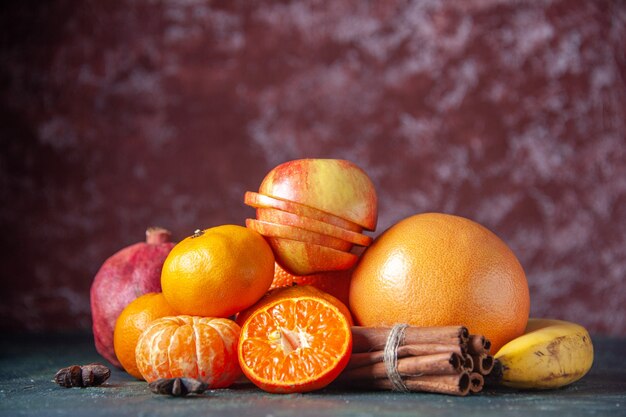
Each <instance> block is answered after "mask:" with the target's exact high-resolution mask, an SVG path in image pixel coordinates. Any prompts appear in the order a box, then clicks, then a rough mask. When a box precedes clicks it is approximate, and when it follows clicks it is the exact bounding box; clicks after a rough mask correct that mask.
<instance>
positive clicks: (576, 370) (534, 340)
mask: <svg viewBox="0 0 626 417" xmlns="http://www.w3.org/2000/svg"><path fill="white" fill-rule="evenodd" d="M494 356H495V358H496V359H497V360H498V361H499V362H500V364H501V368H502V377H501V378H502V379H501V380H500V381H499V383H500V384H502V385H506V386H508V387H513V388H534V389H550V388H559V387H562V386H565V385H568V384H571V383H572V382H575V381H578V380H579V379H580V378H582V377H583V376H584V375H585V374H586V373H587V372H588V371H589V369H591V365H592V363H593V345H592V343H591V337H589V333H588V332H587V330H586V329H585V328H584V327H582V326H580V325H578V324H576V323H570V322H567V321H562V320H552V319H533V318H531V319H529V320H528V325H527V326H526V331H525V333H524V334H523V335H522V336H520V337H518V338H516V339H513V340H511V341H510V342H509V343H507V344H506V345H504V346H503V347H502V348H501V349H500V350H499V351H498V353H496V354H495V355H494Z"/></svg>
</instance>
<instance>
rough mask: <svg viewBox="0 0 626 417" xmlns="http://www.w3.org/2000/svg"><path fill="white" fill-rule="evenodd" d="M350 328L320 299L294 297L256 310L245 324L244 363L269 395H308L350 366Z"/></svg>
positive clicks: (241, 358)
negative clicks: (303, 393) (295, 393)
mask: <svg viewBox="0 0 626 417" xmlns="http://www.w3.org/2000/svg"><path fill="white" fill-rule="evenodd" d="M351 349H352V334H351V332H350V324H349V323H348V320H347V319H346V317H345V316H344V314H343V313H341V311H339V309H338V308H337V307H335V306H334V305H333V304H331V303H330V302H328V301H326V300H324V299H321V298H318V297H294V298H287V299H282V300H279V301H276V302H274V303H271V304H268V305H264V306H262V307H260V308H259V309H257V310H256V311H255V312H254V313H253V314H252V315H251V316H249V318H248V319H247V320H246V322H245V323H244V325H243V328H242V331H241V338H240V340H239V349H238V350H239V363H240V365H241V368H242V370H243V372H244V374H245V375H246V376H247V377H248V379H250V381H252V382H253V383H254V384H255V385H257V386H258V387H260V388H261V389H264V390H266V391H268V392H306V391H312V390H315V389H320V388H323V387H324V386H326V385H328V384H329V383H330V382H332V381H333V380H334V379H335V378H336V377H337V376H338V375H339V373H340V372H341V370H343V368H344V367H345V366H346V364H347V363H348V360H349V357H350V352H351Z"/></svg>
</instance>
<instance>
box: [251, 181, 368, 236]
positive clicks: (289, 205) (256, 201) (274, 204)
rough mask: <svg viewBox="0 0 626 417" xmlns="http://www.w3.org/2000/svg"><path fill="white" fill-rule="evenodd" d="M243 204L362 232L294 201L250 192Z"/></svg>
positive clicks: (351, 225) (340, 219) (350, 223)
mask: <svg viewBox="0 0 626 417" xmlns="http://www.w3.org/2000/svg"><path fill="white" fill-rule="evenodd" d="M244 203H245V204H246V205H248V206H250V207H255V208H259V207H261V208H275V209H278V210H283V211H287V212H289V213H293V214H297V215H299V216H303V217H308V218H311V219H315V220H319V221H321V222H325V223H330V224H332V225H335V226H337V227H341V228H343V229H346V230H350V231H352V232H356V233H361V231H362V230H363V228H362V227H361V226H359V225H358V224H356V223H353V222H351V221H349V220H346V219H343V218H341V217H338V216H335V215H333V214H331V213H327V212H325V211H322V210H319V209H316V208H313V207H310V206H306V205H304V204H300V203H296V202H294V201H289V200H283V199H280V198H275V197H271V196H268V195H264V194H259V193H255V192H252V191H246V194H245V196H244Z"/></svg>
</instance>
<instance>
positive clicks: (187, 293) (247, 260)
mask: <svg viewBox="0 0 626 417" xmlns="http://www.w3.org/2000/svg"><path fill="white" fill-rule="evenodd" d="M273 279H274V254H273V253H272V249H271V248H270V246H269V245H268V243H267V242H266V241H265V239H264V238H263V236H261V235H260V234H258V233H257V232H255V231H254V230H251V229H248V228H246V227H243V226H237V225H223V226H217V227H212V228H209V229H205V230H198V231H196V233H194V234H193V235H192V236H189V237H187V238H185V239H184V240H182V241H181V242H179V243H178V244H177V245H176V246H174V248H173V249H172V251H171V252H170V254H169V255H168V257H167V258H166V259H165V263H164V264H163V271H162V272H161V287H162V291H163V295H164V296H165V299H166V300H167V301H168V302H169V303H170V305H171V306H172V307H174V309H176V311H177V312H178V313H179V314H182V315H191V316H202V317H229V316H231V315H233V314H235V313H237V312H239V311H241V310H243V309H245V308H247V307H249V306H251V305H252V304H254V303H255V302H256V301H257V300H259V299H260V298H261V297H262V296H263V294H265V293H266V292H267V290H268V289H269V287H270V285H271V284H272V280H273Z"/></svg>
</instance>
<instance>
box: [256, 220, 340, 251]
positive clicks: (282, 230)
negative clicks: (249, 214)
mask: <svg viewBox="0 0 626 417" xmlns="http://www.w3.org/2000/svg"><path fill="white" fill-rule="evenodd" d="M246 227H248V228H250V229H252V230H254V231H255V232H258V233H259V234H261V235H263V236H266V237H281V238H285V239H293V240H299V241H300V242H306V243H315V244H316V245H320V246H327V247H329V248H333V249H337V250H340V251H346V252H347V251H349V250H350V249H352V243H350V242H348V241H346V240H341V239H337V238H336V237H332V236H328V235H323V234H321V233H317V232H312V231H310V230H306V229H301V228H299V227H293V226H287V225H284V224H279V223H271V222H266V221H262V220H255V219H246Z"/></svg>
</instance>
